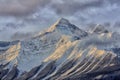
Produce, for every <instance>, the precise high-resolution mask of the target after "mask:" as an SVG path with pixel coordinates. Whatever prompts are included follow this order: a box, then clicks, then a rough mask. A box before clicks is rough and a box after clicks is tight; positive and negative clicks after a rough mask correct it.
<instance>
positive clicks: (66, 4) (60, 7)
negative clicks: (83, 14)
mask: <svg viewBox="0 0 120 80" xmlns="http://www.w3.org/2000/svg"><path fill="white" fill-rule="evenodd" d="M102 5H103V0H91V1H88V2H80V1H79V2H78V1H74V0H71V1H70V0H64V1H63V3H57V4H56V3H55V4H51V7H52V8H53V9H54V10H55V11H56V13H57V14H61V15H69V14H70V15H71V14H74V13H76V12H78V11H82V10H85V9H87V8H90V7H100V6H102Z"/></svg>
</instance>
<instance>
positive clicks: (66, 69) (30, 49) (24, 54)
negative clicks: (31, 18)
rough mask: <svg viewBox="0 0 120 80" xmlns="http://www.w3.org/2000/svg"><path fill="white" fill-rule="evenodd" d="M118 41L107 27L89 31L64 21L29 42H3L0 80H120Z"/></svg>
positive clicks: (119, 46)
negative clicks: (119, 79)
mask: <svg viewBox="0 0 120 80" xmlns="http://www.w3.org/2000/svg"><path fill="white" fill-rule="evenodd" d="M119 41H120V38H119V34H118V33H113V32H110V31H109V30H107V29H105V28H104V26H102V28H101V26H100V25H96V27H95V28H93V29H92V30H90V32H89V31H88V32H86V31H84V30H82V29H79V28H78V27H77V26H75V25H73V24H71V23H70V22H69V21H68V20H66V19H64V18H61V19H60V20H58V21H57V22H56V23H55V24H54V25H53V26H51V27H50V28H48V30H46V31H45V32H42V33H40V34H38V35H36V36H34V37H33V38H31V39H29V40H28V39H27V40H24V41H13V42H0V79H1V80H88V79H89V80H95V79H98V80H99V79H108V80H113V78H114V79H115V78H116V79H118V78H119V77H118V76H119V75H120V71H119V69H120V68H119V66H120V64H119V52H120V44H119ZM111 76H112V77H111Z"/></svg>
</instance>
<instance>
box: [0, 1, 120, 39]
mask: <svg viewBox="0 0 120 80" xmlns="http://www.w3.org/2000/svg"><path fill="white" fill-rule="evenodd" d="M61 17H64V18H66V19H68V20H70V22H72V23H74V24H76V25H77V26H80V25H82V24H88V23H115V22H117V23H119V21H120V0H0V40H11V38H12V39H18V38H23V37H26V36H30V35H31V34H32V33H35V32H38V31H43V30H45V29H46V28H47V27H49V26H50V25H52V24H53V23H54V22H56V20H58V19H59V18H61Z"/></svg>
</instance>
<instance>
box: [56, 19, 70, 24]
mask: <svg viewBox="0 0 120 80" xmlns="http://www.w3.org/2000/svg"><path fill="white" fill-rule="evenodd" d="M58 24H70V22H69V20H67V19H65V18H60V19H59V20H58Z"/></svg>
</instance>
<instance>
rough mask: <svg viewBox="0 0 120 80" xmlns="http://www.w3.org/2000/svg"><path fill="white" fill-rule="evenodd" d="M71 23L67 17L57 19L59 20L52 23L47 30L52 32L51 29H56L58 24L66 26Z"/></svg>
mask: <svg viewBox="0 0 120 80" xmlns="http://www.w3.org/2000/svg"><path fill="white" fill-rule="evenodd" d="M69 24H70V22H69V20H67V19H65V18H60V19H59V20H57V22H56V23H55V24H54V25H52V26H51V27H50V28H49V29H48V30H47V32H51V31H53V30H55V29H56V27H58V25H59V26H66V25H69Z"/></svg>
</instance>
